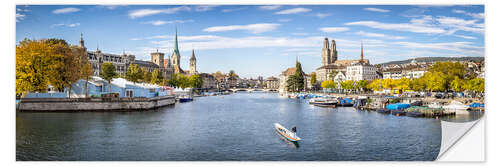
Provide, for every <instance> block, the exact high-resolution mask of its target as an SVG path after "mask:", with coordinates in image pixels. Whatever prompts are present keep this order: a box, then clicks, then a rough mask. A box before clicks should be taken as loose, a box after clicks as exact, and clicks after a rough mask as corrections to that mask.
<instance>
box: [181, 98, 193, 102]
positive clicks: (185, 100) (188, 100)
mask: <svg viewBox="0 0 500 167" xmlns="http://www.w3.org/2000/svg"><path fill="white" fill-rule="evenodd" d="M190 101H193V99H191V98H180V99H179V102H181V103H184V102H190Z"/></svg>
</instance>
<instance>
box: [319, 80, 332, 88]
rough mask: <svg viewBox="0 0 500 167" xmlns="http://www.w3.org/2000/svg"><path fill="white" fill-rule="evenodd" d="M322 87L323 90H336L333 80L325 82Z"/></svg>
mask: <svg viewBox="0 0 500 167" xmlns="http://www.w3.org/2000/svg"><path fill="white" fill-rule="evenodd" d="M321 87H322V88H323V89H333V88H335V82H333V81H332V80H326V81H323V82H321Z"/></svg>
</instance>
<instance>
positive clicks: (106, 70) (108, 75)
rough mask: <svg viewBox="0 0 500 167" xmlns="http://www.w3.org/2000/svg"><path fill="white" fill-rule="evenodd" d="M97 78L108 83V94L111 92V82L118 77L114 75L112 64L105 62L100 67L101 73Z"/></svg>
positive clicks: (114, 70) (114, 69)
mask: <svg viewBox="0 0 500 167" xmlns="http://www.w3.org/2000/svg"><path fill="white" fill-rule="evenodd" d="M99 76H100V77H101V78H102V79H104V80H106V81H108V92H111V80H112V79H113V78H116V77H117V76H118V73H116V68H115V66H114V65H113V63H109V62H105V63H102V65H101V72H99Z"/></svg>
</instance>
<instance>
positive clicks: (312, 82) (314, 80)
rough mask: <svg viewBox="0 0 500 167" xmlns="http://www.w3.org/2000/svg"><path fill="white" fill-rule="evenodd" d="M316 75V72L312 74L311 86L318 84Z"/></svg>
mask: <svg viewBox="0 0 500 167" xmlns="http://www.w3.org/2000/svg"><path fill="white" fill-rule="evenodd" d="M316 82H317V81H316V73H315V72H312V73H311V85H315V84H316Z"/></svg>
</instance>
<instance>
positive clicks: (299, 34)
mask: <svg viewBox="0 0 500 167" xmlns="http://www.w3.org/2000/svg"><path fill="white" fill-rule="evenodd" d="M292 35H297V36H306V35H309V33H305V32H296V33H292Z"/></svg>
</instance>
